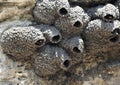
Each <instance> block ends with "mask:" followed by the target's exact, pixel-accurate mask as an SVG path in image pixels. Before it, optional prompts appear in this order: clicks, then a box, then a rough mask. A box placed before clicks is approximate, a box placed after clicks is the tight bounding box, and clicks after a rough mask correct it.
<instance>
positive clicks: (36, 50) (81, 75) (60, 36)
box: [0, 0, 120, 85]
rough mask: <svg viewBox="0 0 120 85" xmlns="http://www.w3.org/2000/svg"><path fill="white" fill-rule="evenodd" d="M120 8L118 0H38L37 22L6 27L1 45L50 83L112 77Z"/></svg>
mask: <svg viewBox="0 0 120 85" xmlns="http://www.w3.org/2000/svg"><path fill="white" fill-rule="evenodd" d="M119 10H120V1H119V0H38V1H37V2H36V5H35V7H34V9H33V18H34V24H31V25H28V26H15V27H14V26H13V27H10V28H9V29H7V30H4V31H3V32H2V34H1V39H0V43H1V47H2V50H3V52H4V53H5V54H7V55H8V57H9V58H11V59H12V60H14V61H20V62H29V63H30V64H31V67H30V69H32V70H34V72H35V74H36V75H37V76H38V78H42V79H44V80H46V83H47V82H50V83H51V84H50V83H49V84H47V85H82V83H84V82H82V81H89V79H90V78H93V79H94V77H100V78H102V79H103V80H104V81H107V80H110V79H111V78H112V77H113V76H114V73H115V71H116V69H119V66H120V21H119V19H120V11H119ZM45 85H46V84H45ZM84 85H93V84H92V83H89V84H85V83H84ZM95 85H99V84H95ZM100 85H103V84H100ZM105 85H108V84H107V83H106V84H105ZM114 85H119V84H114Z"/></svg>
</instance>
